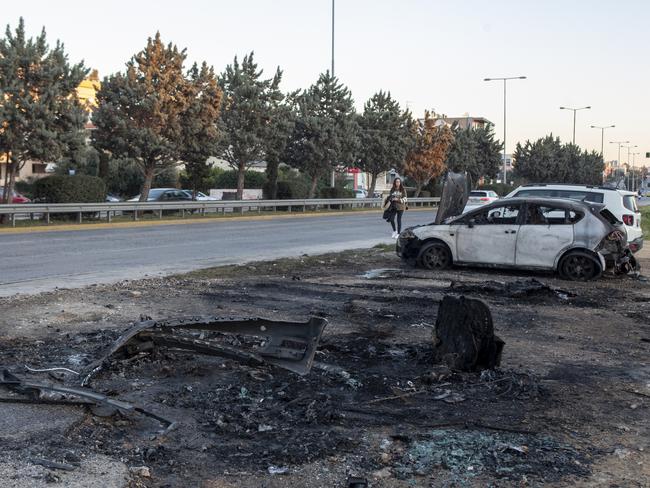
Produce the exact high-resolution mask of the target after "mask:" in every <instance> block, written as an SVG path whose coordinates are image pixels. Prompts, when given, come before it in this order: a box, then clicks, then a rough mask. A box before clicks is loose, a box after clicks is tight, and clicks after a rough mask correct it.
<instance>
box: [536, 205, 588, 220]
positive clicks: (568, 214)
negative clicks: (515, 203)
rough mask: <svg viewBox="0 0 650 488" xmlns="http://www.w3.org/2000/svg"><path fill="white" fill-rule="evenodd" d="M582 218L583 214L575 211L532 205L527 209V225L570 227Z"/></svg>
mask: <svg viewBox="0 0 650 488" xmlns="http://www.w3.org/2000/svg"><path fill="white" fill-rule="evenodd" d="M582 217H583V215H582V214H581V213H579V212H576V211H574V210H567V209H564V208H558V207H552V206H549V205H537V204H535V205H533V204H530V205H528V206H527V208H526V224H525V225H570V224H575V223H576V222H578V221H579V220H580V219H581V218H582Z"/></svg>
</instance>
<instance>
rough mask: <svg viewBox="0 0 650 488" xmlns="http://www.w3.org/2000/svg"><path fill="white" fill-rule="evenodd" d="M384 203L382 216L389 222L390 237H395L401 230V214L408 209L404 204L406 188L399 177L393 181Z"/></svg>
mask: <svg viewBox="0 0 650 488" xmlns="http://www.w3.org/2000/svg"><path fill="white" fill-rule="evenodd" d="M386 205H387V208H386V210H385V211H384V218H385V219H386V220H387V221H388V222H390V226H391V227H392V228H393V235H392V237H393V238H394V239H397V236H399V233H400V232H402V215H403V214H404V210H407V209H408V207H407V205H406V190H405V189H404V185H402V180H401V179H400V178H395V180H394V181H393V186H392V187H391V189H390V194H389V195H388V197H387V198H386ZM395 217H397V227H395Z"/></svg>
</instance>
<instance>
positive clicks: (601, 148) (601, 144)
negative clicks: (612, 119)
mask: <svg viewBox="0 0 650 488" xmlns="http://www.w3.org/2000/svg"><path fill="white" fill-rule="evenodd" d="M613 127H616V126H615V125H605V126H600V125H592V126H591V128H592V129H600V155H601V157H602V158H603V161H605V153H604V152H603V149H604V145H605V129H611V128H613Z"/></svg>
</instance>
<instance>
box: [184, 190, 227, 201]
mask: <svg viewBox="0 0 650 488" xmlns="http://www.w3.org/2000/svg"><path fill="white" fill-rule="evenodd" d="M183 191H184V192H185V193H187V194H188V195H189V196H190V198H192V190H183ZM218 200H219V199H218V198H217V197H211V196H210V195H206V194H205V193H203V192H202V191H197V192H196V201H197V202H215V201H218Z"/></svg>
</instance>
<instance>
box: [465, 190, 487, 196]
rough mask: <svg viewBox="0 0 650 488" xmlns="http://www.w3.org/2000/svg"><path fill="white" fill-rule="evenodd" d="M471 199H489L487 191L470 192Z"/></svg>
mask: <svg viewBox="0 0 650 488" xmlns="http://www.w3.org/2000/svg"><path fill="white" fill-rule="evenodd" d="M469 196H470V197H487V196H488V194H487V192H485V191H471V192H469Z"/></svg>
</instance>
